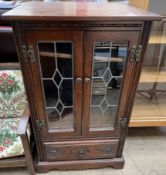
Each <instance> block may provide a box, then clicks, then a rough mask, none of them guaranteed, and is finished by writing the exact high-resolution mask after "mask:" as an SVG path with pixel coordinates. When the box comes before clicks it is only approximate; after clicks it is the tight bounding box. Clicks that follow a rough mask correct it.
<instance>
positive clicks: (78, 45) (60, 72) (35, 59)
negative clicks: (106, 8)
mask: <svg viewBox="0 0 166 175" xmlns="http://www.w3.org/2000/svg"><path fill="white" fill-rule="evenodd" d="M25 37H26V39H27V45H28V48H29V51H30V49H32V50H33V52H34V56H32V58H31V60H30V64H31V71H32V76H33V77H32V78H33V88H34V93H35V94H34V95H35V100H36V101H35V102H34V105H36V110H37V113H38V116H35V117H36V124H37V125H38V128H39V132H40V133H41V138H42V140H43V141H49V140H52V141H53V140H54V139H55V138H69V137H73V136H80V134H81V106H82V101H81V99H82V65H83V64H82V49H83V47H82V40H83V33H82V32H77V31H27V32H25ZM31 55H32V54H31Z"/></svg>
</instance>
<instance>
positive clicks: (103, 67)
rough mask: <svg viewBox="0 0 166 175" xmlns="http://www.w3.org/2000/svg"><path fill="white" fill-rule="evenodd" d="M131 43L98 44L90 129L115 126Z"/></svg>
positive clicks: (95, 52)
mask: <svg viewBox="0 0 166 175" xmlns="http://www.w3.org/2000/svg"><path fill="white" fill-rule="evenodd" d="M127 49H128V43H127V42H119V43H117V42H116V43H115V42H95V43H94V54H93V78H92V79H93V81H92V92H91V95H92V96H91V112H90V113H91V114H90V129H92V130H98V129H108V128H109V127H112V126H113V125H114V119H115V117H116V113H117V106H118V101H119V95H120V87H121V82H122V77H123V70H124V64H125V60H126V56H127Z"/></svg>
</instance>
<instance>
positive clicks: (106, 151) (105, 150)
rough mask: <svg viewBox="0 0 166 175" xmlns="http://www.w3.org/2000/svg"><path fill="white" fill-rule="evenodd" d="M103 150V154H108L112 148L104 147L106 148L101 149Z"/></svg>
mask: <svg viewBox="0 0 166 175" xmlns="http://www.w3.org/2000/svg"><path fill="white" fill-rule="evenodd" d="M103 152H104V153H105V154H110V153H111V152H112V149H111V148H110V147H106V148H104V149H103Z"/></svg>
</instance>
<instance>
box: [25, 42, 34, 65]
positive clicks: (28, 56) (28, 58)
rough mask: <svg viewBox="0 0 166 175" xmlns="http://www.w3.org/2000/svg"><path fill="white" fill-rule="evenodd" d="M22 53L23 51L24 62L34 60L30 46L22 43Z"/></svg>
mask: <svg viewBox="0 0 166 175" xmlns="http://www.w3.org/2000/svg"><path fill="white" fill-rule="evenodd" d="M22 53H23V56H24V60H25V62H26V63H28V61H30V62H32V63H33V62H35V61H36V59H35V54H34V49H33V47H32V46H28V47H27V46H25V45H23V46H22Z"/></svg>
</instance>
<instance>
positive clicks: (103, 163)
mask: <svg viewBox="0 0 166 175" xmlns="http://www.w3.org/2000/svg"><path fill="white" fill-rule="evenodd" d="M124 162H125V160H124V158H123V157H120V158H114V159H96V160H77V161H55V162H38V163H37V167H36V168H37V172H39V173H46V172H48V171H50V170H82V169H97V168H105V167H112V168H115V169H122V168H123V167H124Z"/></svg>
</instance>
